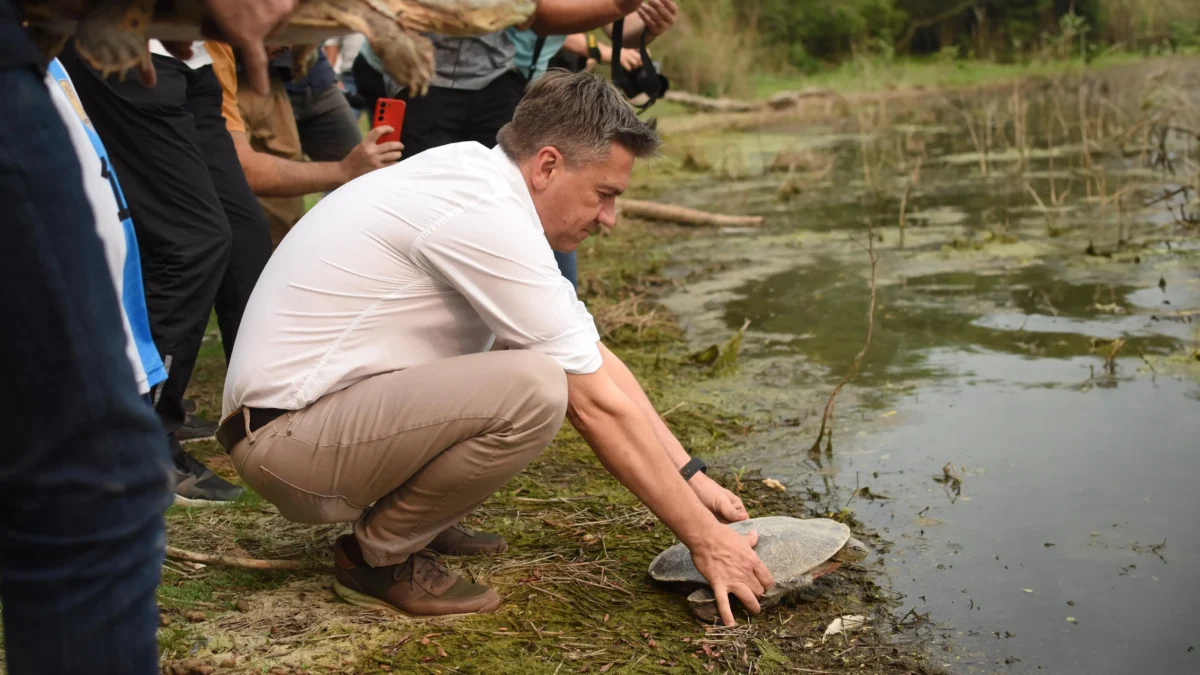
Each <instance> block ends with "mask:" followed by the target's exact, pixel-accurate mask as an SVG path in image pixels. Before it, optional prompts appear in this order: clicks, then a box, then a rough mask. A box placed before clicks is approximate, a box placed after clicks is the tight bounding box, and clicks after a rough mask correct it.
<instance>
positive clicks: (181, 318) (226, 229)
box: [60, 46, 271, 433]
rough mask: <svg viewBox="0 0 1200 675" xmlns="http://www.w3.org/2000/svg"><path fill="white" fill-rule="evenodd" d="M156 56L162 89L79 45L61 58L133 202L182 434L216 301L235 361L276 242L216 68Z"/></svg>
mask: <svg viewBox="0 0 1200 675" xmlns="http://www.w3.org/2000/svg"><path fill="white" fill-rule="evenodd" d="M153 59H154V70H155V73H156V74H157V75H158V85H157V86H156V87H155V88H153V89H149V88H147V87H145V86H143V85H142V84H141V82H140V81H139V80H138V79H137V76H136V75H135V74H133V73H130V74H129V75H128V76H127V77H126V78H124V79H122V78H121V77H120V76H113V77H110V78H107V79H105V78H101V77H100V75H99V74H98V73H97V72H95V71H94V70H92V69H91V68H90V67H89V66H87V65H86V64H85V63H83V62H82V61H81V60H80V59H79V58H78V56H77V55H76V54H75V53H74V51H73V50H72V49H71V48H70V47H69V46H68V48H67V49H65V50H64V52H63V54H62V56H61V57H60V60H61V61H62V63H63V66H64V67H65V68H66V69H67V71H68V72H69V73H70V75H71V79H72V80H73V81H74V83H75V88H76V90H77V91H78V94H79V98H80V100H81V102H82V104H83V107H84V109H85V110H86V111H87V113H88V116H89V118H90V119H91V121H92V124H93V125H95V128H96V131H97V133H98V134H99V135H100V137H101V139H102V140H103V141H104V145H105V148H106V149H107V150H108V154H109V157H110V158H111V159H112V162H113V166H114V167H115V168H116V170H117V174H118V175H119V176H120V177H121V187H122V189H123V190H124V192H125V200H126V202H127V203H128V204H129V210H130V215H131V216H132V218H133V225H134V229H135V231H136V232H137V237H138V246H139V248H140V250H141V257H142V275H143V279H144V284H145V287H146V309H147V312H148V314H149V317H150V332H151V334H152V335H153V337H154V343H155V346H156V347H157V348H158V351H159V353H160V354H161V355H162V358H163V363H164V365H166V367H167V380H166V382H164V383H163V384H162V385H160V387H161V388H160V389H158V390H156V391H155V399H156V401H155V409H156V410H157V411H158V414H159V417H160V418H161V420H162V422H163V426H164V427H166V430H167V432H168V433H171V432H174V431H175V430H177V429H178V428H179V427H180V426H181V425H182V424H183V419H184V410H183V395H184V392H185V391H186V390H187V384H188V380H189V379H190V378H191V375H192V370H193V368H194V367H195V364H196V357H197V355H198V353H199V350H200V343H201V342H202V341H203V339H204V330H205V326H206V325H207V324H208V317H209V314H210V312H211V311H212V309H213V307H214V304H215V307H216V311H217V321H218V324H219V326H220V330H221V340H222V342H223V344H224V347H225V353H226V356H227V357H228V355H229V354H230V353H231V352H232V350H233V345H234V339H235V338H236V336H237V330H238V326H239V325H240V323H241V317H242V312H243V311H244V310H245V307H246V302H247V300H248V299H249V297H250V292H251V290H253V288H254V284H255V282H256V281H257V280H258V275H259V274H260V273H261V272H262V269H263V267H264V266H265V265H266V262H267V259H268V258H269V257H270V255H271V239H270V230H269V226H268V225H267V220H266V216H265V215H264V213H263V211H262V207H261V206H260V205H259V203H258V200H257V199H255V197H254V194H253V192H251V190H250V186H249V184H247V182H246V177H245V174H244V173H243V172H242V168H241V164H240V163H239V162H238V159H237V152H236V150H235V149H234V147H233V140H232V138H231V137H230V136H229V132H228V131H227V130H226V129H225V120H224V118H223V117H221V86H220V83H219V82H218V81H217V78H216V76H215V75H213V72H212V68H211V66H206V67H204V68H200V69H198V70H192V69H190V68H188V67H187V66H186V65H185V64H183V63H182V62H180V61H178V60H175V59H172V58H169V57H164V56H158V55H155V56H153Z"/></svg>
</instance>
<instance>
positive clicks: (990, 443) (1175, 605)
mask: <svg viewBox="0 0 1200 675" xmlns="http://www.w3.org/2000/svg"><path fill="white" fill-rule="evenodd" d="M1191 84H1193V85H1194V84H1195V83H1194V82H1193V83H1191ZM1027 96H1028V100H1030V101H1032V105H1031V107H1030V110H1031V112H1029V113H1028V115H1029V118H1028V120H1027V121H1026V122H1025V123H1026V125H1027V126H1028V127H1030V128H1034V129H1038V128H1042V129H1045V128H1050V129H1051V131H1050V132H1049V133H1044V134H1040V135H1039V134H1037V133H1033V132H1030V134H1029V139H1028V140H1027V141H1026V149H1025V150H1020V149H1015V148H1014V146H1016V145H1017V143H1016V142H1015V140H1014V124H1013V119H1012V117H1011V116H1010V117H1009V118H1007V120H1003V119H998V121H996V122H995V123H994V124H995V129H994V133H995V135H996V136H997V137H1000V136H1002V135H1005V136H1006V137H1005V138H1004V140H996V141H994V143H995V145H994V146H993V147H992V148H990V149H989V156H988V158H987V160H986V161H987V164H988V166H987V167H986V170H987V175H984V169H983V168H981V167H980V164H979V155H980V154H981V153H978V152H973V151H972V149H978V143H977V142H976V141H974V140H972V138H971V132H972V131H974V133H975V134H976V135H979V136H982V124H983V123H982V122H974V124H977V125H978V126H976V127H975V128H974V129H972V130H968V129H967V125H968V124H971V123H972V122H970V121H969V120H970V119H971V117H970V113H966V114H964V113H963V112H962V110H963V109H964V104H963V103H961V102H949V101H936V102H934V101H931V102H929V103H928V104H927V105H924V106H923V107H922V106H920V105H918V106H917V107H915V108H909V109H906V110H904V111H900V112H896V113H891V114H892V115H893V116H892V117H890V118H889V117H887V116H886V115H877V117H876V118H875V119H874V120H873V122H874V124H873V125H871V126H870V127H869V128H867V125H866V121H867V120H865V119H864V116H863V115H861V114H860V115H859V118H858V119H857V120H845V121H843V122H842V123H840V124H839V123H837V122H833V123H829V124H827V125H826V126H822V127H813V126H808V125H801V124H795V125H793V126H790V127H783V128H774V129H766V130H763V131H762V132H761V133H749V134H712V135H710V136H707V137H704V138H698V139H689V141H688V143H689V146H688V152H689V153H692V154H693V155H695V154H701V153H707V157H708V161H709V163H710V164H711V165H712V166H713V167H714V168H713V169H712V172H714V173H716V174H717V176H719V177H720V179H719V180H717V181H715V182H714V181H713V178H712V174H711V173H710V174H706V175H703V176H698V177H697V178H696V179H695V180H690V181H687V182H685V183H684V184H682V185H679V186H677V187H676V188H675V189H674V190H673V191H670V192H669V193H668V194H666V195H665V196H664V200H667V201H675V202H678V203H687V204H691V205H694V206H701V207H706V208H713V209H718V210H738V211H748V212H757V213H763V214H765V215H767V216H768V219H767V224H766V226H764V227H763V228H762V229H761V230H759V231H755V232H747V231H744V230H736V231H728V232H725V233H716V234H714V235H712V236H705V237H701V238H697V239H693V240H691V241H688V242H686V243H683V244H680V245H678V246H676V247H675V248H674V249H673V251H672V253H673V254H674V256H675V259H676V260H678V261H680V266H679V269H678V270H676V271H678V272H680V273H683V272H685V271H686V270H688V269H694V268H695V266H696V264H697V263H701V262H703V263H705V264H708V265H709V266H710V267H712V266H713V265H712V264H713V263H717V265H716V266H717V267H718V268H720V269H722V270H723V271H720V272H717V273H715V274H709V275H707V276H704V277H703V278H702V279H700V280H698V281H689V282H688V283H686V284H684V285H682V287H681V290H680V291H678V292H676V293H674V294H673V295H671V296H669V297H668V298H667V299H666V304H667V305H668V307H669V308H670V309H672V310H673V311H675V312H676V313H678V314H679V316H680V317H681V318H682V319H683V321H684V322H685V324H686V326H687V328H688V331H689V338H690V339H691V341H692V342H694V344H695V345H696V346H697V348H700V347H703V346H706V345H708V344H713V343H720V342H723V341H724V339H726V338H727V337H728V335H729V334H730V333H731V332H732V331H735V330H736V329H738V328H739V327H740V326H741V325H742V323H743V321H744V320H746V319H749V320H750V322H751V324H750V326H751V327H750V329H749V331H748V332H747V334H746V337H745V340H744V342H743V344H742V348H741V362H740V369H739V372H738V373H737V374H736V375H734V376H730V377H724V378H716V379H713V380H710V381H709V382H707V383H706V384H705V385H704V386H703V387H702V388H701V390H700V391H697V392H695V396H697V397H705V398H715V399H720V400H722V401H723V403H724V404H725V405H726V406H734V407H736V408H738V409H740V410H742V411H743V412H745V413H746V414H748V415H749V416H750V417H751V419H753V420H754V421H755V431H754V432H753V433H752V434H751V435H750V436H749V437H748V438H747V439H746V440H745V441H743V442H741V443H740V445H739V447H738V449H737V451H736V454H735V455H734V456H733V457H732V458H724V461H725V462H726V463H728V464H731V465H732V466H734V467H737V466H739V465H745V466H750V467H754V468H759V469H761V471H762V474H763V475H764V476H769V477H771V478H775V479H777V480H779V481H780V482H782V483H783V484H784V485H786V486H787V488H788V489H790V490H793V491H798V492H800V493H801V494H805V493H806V494H807V496H808V497H809V498H810V499H811V500H812V501H814V502H817V503H820V504H823V505H825V506H826V507H827V508H828V509H829V510H830V511H838V510H840V509H842V508H849V509H851V510H853V511H854V513H855V515H856V517H857V518H859V519H861V520H862V521H863V523H864V525H865V526H866V527H867V528H869V529H873V530H876V531H878V532H879V533H880V534H881V535H882V537H883V538H884V539H885V540H887V541H889V542H891V546H890V547H886V548H885V550H883V551H880V552H878V555H877V557H876V558H875V560H876V563H877V565H878V568H877V569H879V570H880V572H881V574H882V575H883V579H881V584H883V585H885V586H889V587H891V588H892V589H893V590H895V591H897V592H899V593H902V594H904V596H905V598H904V600H903V610H902V613H904V612H908V611H909V609H910V608H911V610H912V612H913V613H912V614H908V616H907V617H906V620H907V621H913V620H914V617H915V618H916V619H919V620H927V621H928V626H930V627H931V631H930V636H931V638H930V639H931V643H930V647H931V650H932V654H933V659H932V660H933V662H934V663H935V664H939V665H942V666H944V667H945V668H946V669H948V670H949V671H951V672H959V673H983V672H988V673H991V672H1005V673H1028V672H1038V671H1041V672H1053V673H1125V672H1144V673H1195V672H1200V653H1197V652H1196V650H1195V648H1196V647H1200V609H1198V607H1197V604H1198V599H1200V581H1198V578H1200V360H1198V359H1200V253H1198V248H1200V247H1198V243H1200V232H1198V231H1197V229H1196V228H1195V226H1189V225H1187V224H1185V223H1181V222H1179V219H1178V218H1177V216H1176V215H1172V214H1171V213H1170V212H1169V211H1168V210H1167V207H1168V206H1169V205H1173V206H1174V207H1178V206H1179V204H1180V202H1179V199H1183V198H1182V197H1180V198H1177V199H1175V201H1172V200H1165V201H1163V202H1161V203H1157V204H1148V202H1151V201H1153V197H1154V196H1155V195H1158V194H1161V193H1162V192H1163V190H1164V189H1165V190H1171V189H1173V188H1174V187H1177V186H1178V185H1180V184H1181V183H1182V182H1183V181H1184V180H1185V179H1184V178H1182V176H1186V175H1188V173H1187V172H1188V170H1189V167H1190V170H1195V168H1196V167H1195V162H1196V161H1197V160H1198V159H1200V157H1198V156H1197V154H1196V153H1195V150H1194V147H1193V145H1192V143H1193V142H1192V141H1189V140H1188V139H1187V138H1185V137H1183V136H1179V135H1171V134H1168V135H1167V136H1166V137H1165V138H1162V139H1159V138H1154V139H1148V137H1145V136H1143V137H1142V139H1141V140H1142V145H1139V141H1138V140H1137V138H1136V137H1134V136H1130V137H1129V138H1128V139H1127V141H1126V142H1125V143H1124V147H1118V145H1119V144H1117V143H1115V142H1113V143H1110V144H1108V145H1103V144H1101V143H1098V142H1096V140H1095V139H1096V137H1099V136H1101V128H1102V127H1103V126H1104V125H1103V123H1102V122H1095V121H1092V122H1091V126H1090V127H1089V129H1088V131H1090V132H1091V136H1092V137H1091V138H1090V139H1089V142H1091V143H1094V144H1095V145H1094V146H1087V147H1091V148H1092V152H1091V153H1089V154H1087V155H1086V156H1085V152H1084V150H1083V148H1084V147H1085V146H1084V144H1082V143H1079V142H1072V137H1071V134H1072V131H1071V130H1072V129H1073V130H1075V132H1076V133H1077V132H1078V129H1079V126H1078V125H1079V124H1080V122H1079V116H1078V115H1076V116H1074V117H1072V116H1070V115H1064V114H1061V110H1062V107H1063V106H1062V104H1061V102H1059V104H1058V106H1057V110H1058V111H1059V112H1052V111H1055V110H1056V105H1055V102H1054V100H1053V98H1052V97H1053V96H1066V97H1068V98H1067V100H1068V101H1069V102H1070V105H1069V106H1067V107H1069V108H1072V109H1074V110H1077V111H1084V110H1085V108H1084V106H1083V105H1080V104H1079V103H1078V100H1079V97H1078V96H1077V95H1076V93H1075V92H1074V91H1072V92H1071V93H1066V94H1064V93H1062V92H1060V91H1050V92H1048V91H1045V90H1043V91H1041V92H1040V93H1038V92H1032V93H1028V94H1027ZM1021 102H1022V101H1017V102H1016V104H1014V103H1013V99H1012V94H1011V93H1010V92H1006V93H1004V94H1003V95H999V94H998V95H995V98H994V99H992V100H989V99H986V98H984V99H982V100H980V101H976V102H972V103H971V105H972V106H975V108H976V109H977V110H979V111H980V112H979V113H978V114H979V118H978V119H980V120H982V119H984V117H985V116H986V114H987V113H986V110H987V109H988V106H992V107H993V110H994V111H1000V112H995V113H994V114H995V115H996V117H997V118H1003V117H1004V113H1003V112H1002V111H1004V110H1005V109H1006V106H1008V107H1007V109H1008V110H1010V111H1012V110H1014V109H1017V108H1014V107H1013V106H1014V105H1019V104H1020V103H1021ZM1126 103H1128V102H1126ZM1116 105H1117V106H1119V105H1120V102H1118V103H1117V104H1116ZM1098 107H1099V106H1098ZM1115 107H1116V106H1114V108H1115ZM1131 108H1132V109H1134V110H1136V106H1131ZM876 113H878V111H876ZM1082 114H1083V115H1084V116H1086V115H1087V114H1088V113H1087V112H1086V111H1085V112H1083V113H1082ZM1135 114H1136V113H1129V115H1130V117H1127V118H1124V119H1125V120H1126V125H1127V126H1126V128H1128V126H1132V125H1133V124H1134V118H1133V115H1135ZM1039 115H1040V116H1039ZM1045 116H1052V117H1050V121H1049V123H1047V121H1046V119H1045ZM914 120H915V121H914ZM1085 124H1087V123H1085ZM1118 133H1120V132H1119V131H1112V132H1111V134H1112V135H1114V136H1115V135H1116V134H1118ZM1110 138H1111V136H1110ZM913 139H917V140H913ZM1077 140H1079V139H1077ZM1159 141H1161V142H1159ZM1149 145H1157V151H1158V152H1161V151H1162V150H1165V151H1166V152H1167V153H1168V154H1167V156H1168V158H1169V159H1171V160H1173V161H1172V164H1173V166H1172V167H1171V168H1173V169H1174V170H1175V173H1171V171H1170V169H1168V168H1165V165H1164V164H1163V162H1162V161H1161V159H1162V158H1161V157H1156V156H1155V151H1154V150H1151V149H1148V146H1149ZM1005 146H1007V147H1005ZM798 149H799V150H798ZM889 149H892V150H890V151H891V152H892V153H894V154H892V155H891V156H890V158H889V155H888V152H889ZM780 151H790V152H797V151H799V152H802V153H807V154H805V155H803V156H802V158H801V159H802V163H803V164H805V165H806V169H805V171H806V172H797V171H796V169H793V171H792V174H791V175H790V176H789V175H788V174H784V173H771V172H769V171H765V169H766V168H768V167H769V166H770V164H771V163H772V162H773V161H774V158H775V157H776V156H777V155H778V153H779V152H780ZM864 153H866V155H867V160H866V161H865V162H864V160H863V155H864ZM872 153H874V154H872ZM917 155H920V156H921V160H920V162H921V169H920V177H919V179H917V180H914V179H913V177H912V174H913V170H914V168H915V163H916V160H915V157H916V156H917ZM731 157H732V158H733V159H730V158H731ZM693 159H694V158H693ZM823 164H824V165H825V166H824V167H823V166H822V165H823ZM864 164H865V165H866V166H867V169H866V172H864ZM814 166H816V167H817V168H813V167H814ZM730 167H734V168H732V169H731V168H730ZM867 172H869V174H870V175H868V174H867ZM789 180H790V181H791V182H792V186H791V187H782V186H783V185H784V184H785V183H786V182H787V181H789ZM1051 181H1053V182H1054V186H1053V189H1052V188H1051ZM1127 186H1128V187H1127ZM1123 187H1127V194H1126V196H1120V195H1119V194H1118V196H1115V197H1114V196H1113V195H1114V193H1119V191H1120V190H1121V189H1122V188H1123ZM906 192H907V193H908V194H907V197H905V196H904V195H905V193H906ZM1033 192H1037V193H1038V197H1034V196H1032V194H1033ZM1064 192H1066V196H1063V193H1064ZM1051 194H1053V195H1054V196H1053V197H1051ZM1038 199H1040V200H1041V201H1042V204H1041V205H1039V204H1038V202H1037V200H1038ZM901 201H904V202H905V210H906V224H905V231H904V242H903V246H901V242H900V236H901V233H900V228H899V212H900V203H901ZM1185 206H1186V203H1185ZM868 222H870V223H871V224H872V231H873V232H874V234H875V235H877V236H878V237H879V238H880V240H876V241H874V242H873V248H874V249H875V250H876V252H877V253H878V255H879V265H878V270H877V280H876V285H877V296H878V297H877V302H878V306H877V308H876V313H875V319H874V321H875V325H874V336H873V340H872V343H871V346H870V350H869V353H868V355H867V357H866V359H865V360H864V362H863V364H862V368H861V372H859V373H858V375H857V376H856V377H855V379H854V380H853V381H852V383H851V384H850V385H849V386H848V387H847V388H846V389H845V390H843V392H842V393H841V394H840V395H839V398H838V405H837V408H836V413H835V420H834V435H833V442H832V449H831V451H830V452H829V453H824V452H822V453H820V454H817V455H812V454H810V453H809V448H810V446H811V445H812V443H813V440H814V436H815V434H816V427H817V425H818V422H819V419H820V414H821V409H822V408H823V406H824V404H825V400H826V398H827V397H828V395H829V392H830V390H831V389H832V387H833V385H834V384H836V383H837V381H838V380H839V379H840V378H841V377H842V375H843V374H844V373H845V372H846V371H847V369H848V368H849V367H850V364H851V363H852V362H853V360H854V357H855V354H856V353H857V352H858V351H859V350H860V349H861V348H862V346H863V340H864V337H865V333H866V329H867V317H866V309H867V303H868V298H869V277H870V265H869V263H868V262H867V260H868V258H867V254H866V252H865V251H864V245H865V243H866V239H867V234H866V232H867V230H866V227H867V226H866V224H867V223H868ZM1110 356H1111V358H1109V357H1110ZM948 464H949V465H950V467H947V465H948ZM951 467H952V468H951ZM947 473H950V474H952V475H953V476H955V477H956V478H958V479H960V480H959V481H958V482H956V481H954V480H946V476H947ZM894 618H895V619H901V618H902V617H901V616H896V617H894ZM872 621H875V622H878V623H879V624H880V625H886V623H887V621H886V617H872Z"/></svg>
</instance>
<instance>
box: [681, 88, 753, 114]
mask: <svg viewBox="0 0 1200 675" xmlns="http://www.w3.org/2000/svg"><path fill="white" fill-rule="evenodd" d="M663 99H664V100H666V101H670V102H672V103H678V104H679V105H683V106H687V107H689V108H693V109H695V110H700V111H702V112H749V111H751V110H757V109H758V108H760V107H761V104H757V103H751V102H749V101H738V100H735V99H732V98H708V97H707V96H699V95H696V94H689V93H688V92H686V91H668V92H667V93H666V94H664V95H663Z"/></svg>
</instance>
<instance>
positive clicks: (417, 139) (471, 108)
mask: <svg viewBox="0 0 1200 675" xmlns="http://www.w3.org/2000/svg"><path fill="white" fill-rule="evenodd" d="M524 93H525V78H523V77H521V75H520V74H519V73H517V72H516V71H515V70H510V71H508V72H507V73H505V74H503V75H501V76H500V77H498V78H496V79H495V80H493V81H492V82H491V83H490V84H488V86H486V87H484V88H483V89H479V90H477V91H469V90H466V89H447V88H444V87H430V88H429V93H428V94H426V95H425V96H412V97H410V96H407V95H406V96H405V100H406V101H407V102H408V107H407V109H406V110H405V113H404V128H403V130H401V132H400V141H401V142H402V143H404V158H405V159H407V158H409V157H413V156H416V155H418V154H420V153H422V152H424V151H425V150H428V149H430V148H436V147H439V146H442V145H447V144H449V143H459V142H462V141H478V142H479V143H482V144H483V145H485V146H487V147H489V148H491V147H495V145H496V132H498V131H500V127H502V126H504V125H505V124H508V123H509V121H511V120H512V116H513V111H514V110H516V108H517V103H518V102H520V100H521V96H522V95H523V94H524Z"/></svg>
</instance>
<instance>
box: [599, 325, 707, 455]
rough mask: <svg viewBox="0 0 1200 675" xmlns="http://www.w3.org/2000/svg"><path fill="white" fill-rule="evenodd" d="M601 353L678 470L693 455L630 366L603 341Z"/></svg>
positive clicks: (609, 372) (622, 389)
mask: <svg viewBox="0 0 1200 675" xmlns="http://www.w3.org/2000/svg"><path fill="white" fill-rule="evenodd" d="M600 354H601V355H602V356H603V357H604V369H605V370H606V371H608V376H609V377H610V378H612V381H613V382H614V383H615V384H616V385H617V387H619V388H620V389H621V391H622V392H624V393H625V395H626V396H628V397H629V399H630V400H631V401H633V402H634V404H635V405H636V406H637V407H638V410H640V411H641V412H642V415H643V416H644V417H645V418H646V421H647V422H648V423H649V424H650V427H651V428H652V429H653V430H654V435H655V437H657V438H658V442H659V443H661V444H662V447H663V449H665V450H666V451H667V456H668V457H670V458H671V461H672V462H674V463H675V468H676V469H677V470H678V469H680V468H682V467H683V465H684V464H687V463H688V460H689V459H691V456H690V455H688V452H687V450H686V449H685V448H684V447H683V444H682V443H680V442H679V439H677V438H675V434H673V433H671V429H670V428H669V427H668V426H667V423H666V422H664V421H663V419H662V417H661V416H660V415H659V414H658V411H657V410H655V409H654V404H653V403H651V402H650V397H648V396H646V392H645V390H643V389H642V385H641V384H639V383H638V381H637V378H636V377H634V375H633V373H632V372H630V370H629V367H628V366H626V365H625V362H624V361H622V360H621V359H620V357H618V356H617V355H616V354H613V353H612V352H611V351H609V349H608V347H605V346H604V344H603V343H600Z"/></svg>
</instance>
